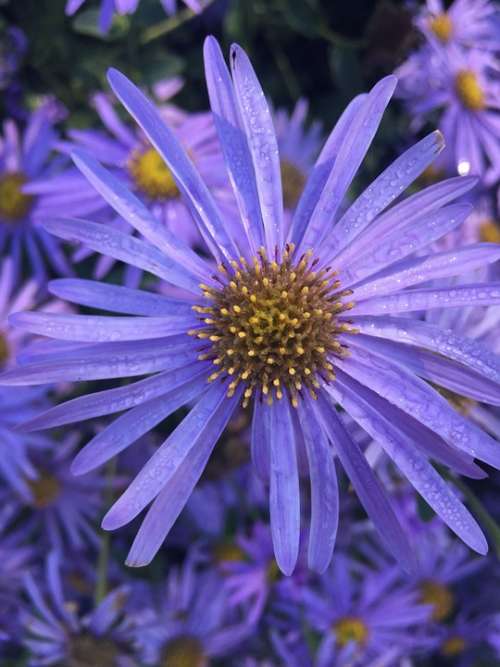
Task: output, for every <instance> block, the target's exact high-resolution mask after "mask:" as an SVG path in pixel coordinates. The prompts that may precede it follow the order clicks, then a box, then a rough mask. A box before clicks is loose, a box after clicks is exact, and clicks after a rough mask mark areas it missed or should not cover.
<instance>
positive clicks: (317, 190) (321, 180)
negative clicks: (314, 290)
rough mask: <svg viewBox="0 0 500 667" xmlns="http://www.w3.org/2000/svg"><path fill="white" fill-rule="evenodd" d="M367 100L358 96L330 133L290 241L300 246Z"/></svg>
mask: <svg viewBox="0 0 500 667" xmlns="http://www.w3.org/2000/svg"><path fill="white" fill-rule="evenodd" d="M365 100H366V95H358V96H357V97H355V98H354V99H353V100H352V101H351V102H350V103H349V104H348V105H347V107H346V109H345V110H344V111H343V113H342V114H341V116H340V118H339V119H338V121H337V123H336V124H335V127H334V128H333V130H332V131H331V133H330V136H329V137H328V140H327V142H326V143H325V146H324V147H323V150H322V151H321V153H320V155H319V157H318V159H317V161H316V164H315V165H314V168H313V170H312V171H311V173H310V174H309V178H308V179H307V183H306V185H305V188H304V191H303V192H302V195H301V197H300V199H299V202H298V204H297V208H296V210H295V213H294V215H293V220H292V226H291V229H290V240H291V241H292V242H293V243H295V245H298V244H299V243H300V241H301V240H302V238H303V236H304V232H305V230H306V228H307V223H308V222H309V220H310V218H311V215H312V213H313V211H314V207H315V206H316V203H317V202H318V200H319V198H320V195H321V193H322V191H323V189H324V187H325V185H326V182H327V180H328V176H329V174H330V172H331V170H332V167H333V163H334V161H335V158H336V157H337V153H338V152H339V149H340V146H341V145H342V142H343V140H344V137H345V133H346V132H347V130H348V128H349V127H350V126H351V125H352V123H353V120H354V118H355V117H356V114H357V113H358V111H359V109H360V108H361V106H362V105H363V104H364V102H365Z"/></svg>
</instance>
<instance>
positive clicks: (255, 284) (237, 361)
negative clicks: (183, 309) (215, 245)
mask: <svg viewBox="0 0 500 667" xmlns="http://www.w3.org/2000/svg"><path fill="white" fill-rule="evenodd" d="M293 252H294V248H293V246H291V245H287V247H286V249H285V251H284V253H283V259H282V261H281V263H278V262H276V261H274V260H269V259H268V258H267V255H266V252H265V250H264V249H263V248H261V249H260V250H259V253H258V257H254V259H253V261H252V263H251V265H250V264H249V263H248V262H247V261H246V260H245V259H244V258H240V261H239V262H236V261H233V262H231V267H232V271H231V270H230V269H229V268H227V267H225V266H220V267H219V270H220V271H221V273H223V274H224V275H225V277H226V279H227V281H228V282H227V283H223V281H221V284H222V285H223V286H222V287H221V288H220V289H217V288H212V287H208V286H207V285H202V286H201V287H202V289H203V290H204V295H205V297H207V298H208V299H210V300H211V302H212V305H211V306H209V307H205V306H194V310H195V311H196V312H198V313H200V319H201V321H202V322H203V323H204V325H205V326H204V327H202V328H200V329H193V330H191V331H189V334H190V335H192V336H196V337H198V338H199V339H201V340H206V341H207V345H208V351H207V352H206V353H203V354H202V355H201V356H200V359H210V360H211V361H212V363H213V364H214V366H215V367H216V370H215V371H214V372H213V373H212V374H211V375H210V377H209V378H208V379H209V381H210V382H212V381H214V380H216V379H217V378H226V377H228V376H229V377H231V378H233V380H232V381H231V383H230V384H229V390H228V396H232V395H233V394H234V392H235V391H236V388H237V386H238V385H239V383H240V382H242V381H243V382H244V383H245V387H246V388H245V392H244V401H243V406H244V407H245V406H246V405H247V404H248V401H249V399H250V397H251V396H252V394H253V392H254V391H255V392H257V393H259V394H260V395H262V396H264V397H267V401H268V403H269V404H270V405H271V404H272V402H273V396H274V397H275V398H276V399H278V400H281V399H282V398H283V395H284V392H285V391H286V392H287V393H288V395H289V398H290V399H291V402H292V405H294V406H295V407H296V406H297V405H298V398H299V396H300V392H301V391H302V389H306V390H308V391H309V392H310V394H311V395H312V396H313V398H314V397H315V396H316V394H315V389H316V388H318V387H319V386H320V383H319V380H320V379H323V380H324V381H326V382H330V381H332V380H334V379H335V375H334V372H333V371H334V368H333V365H332V364H331V361H330V360H331V358H332V356H337V357H339V356H345V355H346V353H347V352H346V349H345V347H343V346H342V345H341V343H340V342H339V341H338V334H339V333H341V332H345V331H350V332H352V331H355V330H354V329H353V328H352V327H350V326H349V325H348V324H347V323H342V322H340V321H339V320H338V318H337V316H338V315H339V314H340V313H342V312H343V311H345V310H348V309H350V308H352V306H353V304H352V302H350V303H344V302H343V301H342V299H343V297H345V296H348V295H350V294H351V291H350V290H344V291H340V290H339V288H340V282H339V281H338V280H336V279H335V277H336V273H335V272H334V271H332V270H331V268H330V267H327V268H325V269H322V270H320V271H315V270H314V269H315V267H316V264H317V261H316V260H313V261H311V255H312V253H310V252H307V253H305V254H304V255H302V256H301V257H300V258H299V259H298V260H295V259H294V258H293Z"/></svg>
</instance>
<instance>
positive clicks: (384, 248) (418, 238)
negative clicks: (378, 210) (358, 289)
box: [335, 204, 472, 287]
mask: <svg viewBox="0 0 500 667" xmlns="http://www.w3.org/2000/svg"><path fill="white" fill-rule="evenodd" d="M471 211H472V206H471V205H470V204H451V205H450V206H445V207H444V208H441V209H439V210H438V211H435V212H434V213H430V214H427V215H424V216H422V217H421V216H420V215H419V214H418V213H417V214H416V215H415V216H414V217H411V216H408V217H405V218H401V219H399V220H397V221H394V224H393V225H392V228H391V231H390V232H389V233H387V234H385V236H382V237H381V238H378V237H377V236H376V235H375V236H374V237H373V239H372V243H371V244H370V245H369V246H368V247H367V248H366V249H365V251H364V252H362V251H361V250H360V252H359V255H356V256H355V257H352V258H351V259H350V260H349V261H348V262H347V265H346V266H343V264H339V268H340V271H339V273H340V280H341V282H342V286H343V287H349V286H350V285H352V284H355V283H357V282H359V281H360V280H362V279H363V278H366V277H367V276H370V275H373V274H374V273H376V272H377V271H382V270H383V269H384V268H385V267H387V266H390V265H391V264H394V263H395V262H397V261H399V260H401V259H404V258H405V257H407V256H408V255H413V254H414V253H415V252H417V251H418V250H420V249H422V248H425V247H426V246H428V245H429V244H430V243H433V242H434V241H437V240H438V239H440V238H442V237H443V236H444V235H445V234H447V233H448V232H451V231H452V230H453V229H455V227H458V226H459V225H461V224H462V223H463V222H464V220H465V219H466V218H467V216H468V215H469V214H470V213H471ZM335 266H336V267H337V265H335ZM342 267H343V268H342Z"/></svg>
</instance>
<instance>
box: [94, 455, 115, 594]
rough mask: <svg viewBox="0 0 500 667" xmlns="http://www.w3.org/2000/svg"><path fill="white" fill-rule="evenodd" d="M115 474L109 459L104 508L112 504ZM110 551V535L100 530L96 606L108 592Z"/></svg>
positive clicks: (113, 461) (113, 465) (113, 464)
mask: <svg viewBox="0 0 500 667" xmlns="http://www.w3.org/2000/svg"><path fill="white" fill-rule="evenodd" d="M115 474H116V458H113V459H111V461H110V462H109V463H108V466H107V472H106V481H107V484H106V488H105V490H104V506H105V507H109V506H110V505H111V503H112V502H113V495H114V493H113V480H114V478H115ZM110 551H111V533H110V532H109V531H107V530H101V543H100V547H99V555H98V557H97V573H96V574H97V576H96V582H95V592H94V602H95V604H96V606H97V605H98V604H99V603H100V602H101V601H102V600H103V599H104V598H105V597H106V593H107V592H108V570H109V555H110Z"/></svg>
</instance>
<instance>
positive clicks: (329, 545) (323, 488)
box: [298, 402, 339, 574]
mask: <svg viewBox="0 0 500 667" xmlns="http://www.w3.org/2000/svg"><path fill="white" fill-rule="evenodd" d="M298 415H299V421H300V426H301V429H302V433H303V435H304V442H305V446H306V452H307V459H308V462H309V476H310V480H311V525H310V528H309V547H308V555H307V562H308V565H309V567H310V568H311V569H312V570H315V571H316V572H319V573H320V574H322V573H323V572H324V571H325V570H326V568H327V567H328V566H329V565H330V561H331V560H332V555H333V549H334V546H335V539H336V536H337V528H338V523H339V490H338V485H337V473H336V471H335V461H334V452H333V450H332V448H331V446H330V444H329V442H328V440H327V439H326V437H325V435H324V433H323V431H322V430H321V428H320V425H319V423H318V422H317V421H316V419H315V418H314V415H313V414H312V412H311V411H309V410H308V409H307V408H306V406H305V405H303V404H302V402H301V403H300V404H299V412H298Z"/></svg>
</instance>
